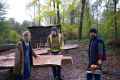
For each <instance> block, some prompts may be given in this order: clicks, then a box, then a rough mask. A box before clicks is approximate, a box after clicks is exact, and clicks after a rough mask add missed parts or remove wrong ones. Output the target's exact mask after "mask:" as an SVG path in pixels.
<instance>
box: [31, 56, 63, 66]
mask: <svg viewBox="0 0 120 80" xmlns="http://www.w3.org/2000/svg"><path fill="white" fill-rule="evenodd" d="M62 58H63V56H62V55H40V56H38V58H37V59H34V58H33V62H34V65H40V66H42V65H61V61H62Z"/></svg>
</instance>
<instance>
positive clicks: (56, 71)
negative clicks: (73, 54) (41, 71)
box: [52, 65, 61, 79]
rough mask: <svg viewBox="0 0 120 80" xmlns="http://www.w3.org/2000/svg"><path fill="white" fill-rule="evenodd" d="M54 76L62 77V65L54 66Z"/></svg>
mask: <svg viewBox="0 0 120 80" xmlns="http://www.w3.org/2000/svg"><path fill="white" fill-rule="evenodd" d="M52 71H53V76H54V78H58V79H61V67H60V66H58V65H55V66H52Z"/></svg>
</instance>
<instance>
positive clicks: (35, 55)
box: [32, 50, 37, 58]
mask: <svg viewBox="0 0 120 80" xmlns="http://www.w3.org/2000/svg"><path fill="white" fill-rule="evenodd" d="M32 55H33V56H34V57H35V58H37V54H35V52H34V51H33V50H32Z"/></svg>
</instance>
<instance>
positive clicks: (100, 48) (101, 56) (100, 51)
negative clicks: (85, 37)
mask: <svg viewBox="0 0 120 80" xmlns="http://www.w3.org/2000/svg"><path fill="white" fill-rule="evenodd" d="M105 58H106V55H105V45H104V42H103V41H102V40H100V41H99V43H98V64H102V62H103V61H104V60H105Z"/></svg>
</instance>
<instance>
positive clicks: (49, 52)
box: [47, 35, 51, 54]
mask: <svg viewBox="0 0 120 80" xmlns="http://www.w3.org/2000/svg"><path fill="white" fill-rule="evenodd" d="M47 45H48V54H51V49H50V48H51V41H50V35H49V36H48V38H47Z"/></svg>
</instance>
